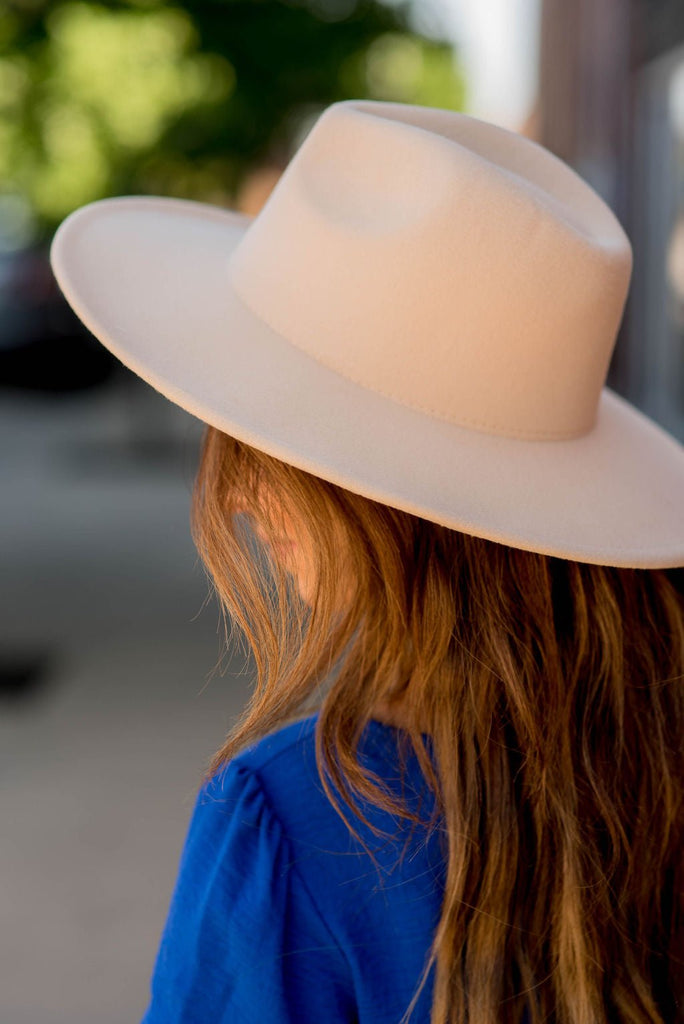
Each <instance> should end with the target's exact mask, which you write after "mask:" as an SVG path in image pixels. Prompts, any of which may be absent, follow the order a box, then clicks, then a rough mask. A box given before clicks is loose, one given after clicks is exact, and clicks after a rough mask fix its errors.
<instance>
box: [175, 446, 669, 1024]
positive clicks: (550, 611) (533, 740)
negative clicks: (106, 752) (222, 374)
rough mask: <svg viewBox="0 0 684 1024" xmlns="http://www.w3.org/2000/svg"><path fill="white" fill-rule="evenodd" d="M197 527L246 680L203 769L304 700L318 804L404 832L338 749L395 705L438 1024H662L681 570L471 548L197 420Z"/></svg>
mask: <svg viewBox="0 0 684 1024" xmlns="http://www.w3.org/2000/svg"><path fill="white" fill-rule="evenodd" d="M242 514H246V515H247V516H248V517H249V518H250V519H251V521H252V522H253V523H254V524H256V530H257V537H259V538H260V539H263V540H266V541H270V542H274V541H275V539H276V538H278V537H283V536H287V537H288V538H293V539H294V540H295V541H296V543H297V544H298V545H300V544H301V545H302V548H301V551H300V553H299V555H298V561H297V564H296V566H295V564H294V562H293V561H292V560H291V556H292V558H293V557H294V555H293V551H292V549H290V554H287V553H286V551H279V549H278V548H277V547H276V546H275V545H274V544H272V545H271V547H270V548H268V547H267V548H266V551H265V552H262V554H265V556H266V558H265V563H264V560H263V559H260V558H259V557H256V558H255V557H254V553H253V552H250V550H249V540H250V534H249V532H245V531H243V529H242V525H244V520H243V515H242ZM193 534H194V536H195V540H196V543H197V545H198V549H199V551H200V554H201V555H202V557H203V560H204V562H205V564H206V566H207V568H208V570H209V572H210V573H211V575H212V577H213V580H214V583H215V586H216V589H217V592H218V595H219V597H220V599H221V602H222V606H223V607H224V609H225V610H226V612H227V613H228V615H229V617H230V619H231V620H232V621H233V622H235V623H236V624H238V625H239V626H240V627H241V628H242V629H243V631H244V632H245V634H246V636H247V638H248V640H249V643H250V646H251V648H252V651H253V653H254V656H255V660H256V664H257V673H258V678H257V684H256V687H255V692H254V695H253V698H252V700H251V701H250V703H249V705H248V707H247V708H246V710H245V713H244V715H243V717H242V719H241V720H240V722H239V723H238V725H237V727H236V729H235V730H234V731H233V732H232V733H231V735H230V736H229V737H228V740H227V741H226V744H225V745H224V746H223V747H222V749H221V750H220V751H218V752H217V754H216V755H215V757H214V759H213V762H212V764H211V766H210V772H211V771H215V770H216V769H217V768H218V767H219V766H220V765H221V764H222V763H223V762H224V761H226V760H228V759H229V758H230V757H231V756H233V754H234V753H235V752H237V750H238V749H239V748H241V747H242V746H244V745H246V744H247V743H249V742H251V741H252V740H254V739H256V738H258V737H259V736H260V735H263V734H264V733H266V732H268V731H270V730H271V729H273V728H275V727H277V726H278V725H280V724H284V722H285V721H286V720H287V719H288V718H292V717H296V716H298V715H300V714H301V713H303V712H305V711H307V710H311V709H314V708H317V709H319V711H320V714H319V722H318V729H317V736H316V744H317V747H316V753H317V759H318V764H319V770H320V772H321V778H322V781H323V784H324V786H325V788H326V791H327V792H328V794H329V796H330V798H331V800H332V802H333V804H337V799H338V794H339V795H340V796H341V798H342V801H343V802H344V803H346V804H347V805H348V806H349V807H352V806H353V804H352V801H351V800H350V796H349V794H350V793H351V794H353V795H361V796H365V797H366V798H368V799H371V800H372V801H373V802H375V803H376V804H379V805H380V806H384V807H386V808H387V809H390V810H394V811H395V812H396V813H397V815H398V816H407V817H410V815H409V813H408V812H407V811H405V810H404V809H402V807H401V806H399V805H397V804H396V803H395V802H394V801H393V800H392V799H391V798H390V797H389V796H388V795H387V794H386V793H384V792H383V791H382V790H381V789H379V788H378V787H376V786H375V785H374V784H373V781H372V780H371V779H370V778H369V777H368V776H367V774H366V773H364V771H363V769H362V768H361V766H360V765H359V763H358V760H357V757H356V743H357V741H358V739H359V737H360V733H361V731H362V729H363V726H364V724H365V722H366V721H367V719H368V718H369V717H373V716H374V714H375V712H376V709H377V708H378V707H379V706H383V707H387V708H390V709H391V708H392V707H395V706H401V708H402V715H403V717H404V718H405V721H406V723H407V724H406V733H405V739H406V741H407V743H410V744H411V745H412V746H413V748H414V749H415V752H416V754H417V756H418V758H419V761H420V763H421V765H422V767H423V770H424V773H425V776H426V780H427V782H428V784H429V785H430V786H431V787H432V789H433V790H434V792H435V795H436V797H437V800H436V808H435V809H436V812H439V813H441V815H442V816H443V817H442V819H441V820H442V822H443V826H444V827H443V831H442V833H441V835H442V841H443V843H444V853H445V859H446V861H447V864H448V870H447V881H446V891H445V898H444V904H443V911H442V918H441V921H440V923H439V927H438V929H437V932H436V935H435V943H434V949H433V952H434V957H435V959H436V962H437V975H436V982H435V998H434V1009H433V1022H432V1024H444V1022H446V1021H447V1020H448V1021H450V1022H451V1021H464V1020H465V1019H466V1013H467V1015H468V1020H469V1022H470V1024H490V1022H491V1021H492V1020H495V1019H506V1020H508V1019H510V1020H511V1021H512V1022H513V1021H517V1020H518V1012H519V1011H520V1010H521V1007H522V1005H523V1003H525V1002H528V1003H529V1004H530V1006H531V1008H532V1011H533V1024H537V1021H540V1020H541V1019H542V1018H543V1017H544V1015H548V1017H547V1019H557V1020H559V1021H560V1020H563V1021H567V1024H589V1022H591V1024H607V1022H608V1021H609V1020H610V1021H611V1024H612V1022H613V1021H621V1022H622V1021H629V1022H630V1024H642V1022H643V1024H646V1022H647V1021H648V1022H649V1024H660V1022H662V1021H665V1020H668V1021H671V1020H675V1019H679V1018H676V1017H675V1011H674V1009H673V1007H674V1003H673V1001H672V1000H674V998H675V994H676V995H678V996H679V998H680V999H684V991H682V989H683V987H684V983H682V977H684V907H683V906H682V901H683V900H684V896H683V895H682V894H683V892H684V864H683V863H682V857H681V850H682V848H683V844H684V742H683V741H684V689H683V686H682V676H683V673H684V596H683V594H684V586H683V583H682V576H683V574H684V570H681V569H672V570H665V569H661V570H639V569H620V568H613V567H610V566H600V565H589V564H583V563H579V562H574V561H569V560H564V559H559V558H552V557H547V556H544V555H541V554H537V553H535V552H529V551H523V550H520V549H515V548H510V547H507V546H505V545H501V544H496V543H494V542H491V541H488V540H484V539H482V538H477V537H472V536H469V535H466V534H463V533H459V532H457V531H454V530H449V529H447V528H446V527H442V526H440V525H438V524H435V523H432V522H428V521H426V520H424V519H421V518H420V517H417V516H413V515H410V514H409V513H405V512H403V511H401V510H397V509H393V508H390V507H388V506H385V505H383V504H381V503H378V502H375V501H372V500H370V499H367V498H364V497H362V496H360V495H356V494H353V493H351V492H349V491H347V490H345V489H344V488H341V487H338V486H337V485H334V484H331V483H328V482H326V481H324V480H321V479H319V478H317V477H315V476H312V475H310V474H307V473H305V472H304V471H302V470H299V469H296V468H295V467H291V466H288V465H286V464H285V463H282V462H280V461H279V460H276V459H273V458H271V457H270V456H267V455H265V454H263V453H261V452H259V451H257V450H256V449H253V448H251V447H249V446H247V445H245V444H243V443H241V442H238V441H236V440H234V439H232V438H230V437H227V436H226V435H224V434H222V433H221V432H220V431H217V430H215V429H214V428H208V429H207V432H206V435H205V440H204V444H203V451H202V460H201V465H200V469H199V473H198V476H197V482H196V489H195V495H194V503H193ZM257 554H258V552H257ZM264 566H266V567H268V568H270V569H271V570H272V573H269V572H264ZM295 568H296V570H297V571H296V572H294V573H293V571H292V570H294V569H295ZM294 580H296V581H297V582H298V585H299V587H300V589H299V590H298V589H297V586H295V588H294V591H293V589H292V582H293V581H294ZM421 733H428V734H429V735H430V737H431V743H432V749H431V751H428V749H427V748H426V747H425V745H424V744H423V739H422V736H421ZM359 817H360V818H361V819H362V820H365V819H363V815H362V814H361V813H360V812H359ZM435 823H436V819H435V821H433V822H432V823H431V824H432V825H434V824H435ZM659 954H662V955H659ZM501 964H507V965H509V969H508V970H507V971H502V970H500V969H497V970H493V967H492V965H501ZM677 986H679V988H677ZM524 990H528V991H527V992H526V993H525V992H524ZM504 1000H506V1003H505V1008H506V1015H504V1017H502V1016H501V1013H502V1001H504ZM679 1012H680V1014H681V1008H680V1011H679ZM668 1013H670V1014H671V1015H670V1016H669V1017H668ZM554 1014H555V1015H556V1016H555V1017H554V1016H553V1015H554ZM606 1014H607V1015H606ZM659 1014H660V1015H659Z"/></svg>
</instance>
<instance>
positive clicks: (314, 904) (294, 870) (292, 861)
mask: <svg viewBox="0 0 684 1024" xmlns="http://www.w3.org/2000/svg"><path fill="white" fill-rule="evenodd" d="M275 756H276V757H277V755H275ZM240 767H241V768H243V769H245V770H246V771H248V772H249V773H250V774H251V775H252V777H253V778H254V779H255V781H256V783H257V785H258V787H259V792H260V793H261V796H262V798H263V801H264V803H265V804H266V806H267V807H268V809H269V812H270V814H271V815H272V816H273V817H274V818H275V820H276V821H277V822H278V824H279V825H280V830H281V835H282V836H283V838H284V840H285V842H286V843H287V847H288V851H289V852H290V854H292V844H291V843H290V839H289V836H288V835H287V831H286V830H285V828H284V826H283V823H282V821H281V820H280V817H279V815H278V813H277V811H276V809H275V807H274V806H273V803H272V801H271V799H270V797H269V795H268V793H267V791H266V788H265V786H264V784H263V780H262V778H261V775H260V774H259V772H258V770H257V769H256V768H253V767H252V766H251V765H245V764H243V765H241V766H240ZM289 868H290V870H291V871H292V873H293V874H294V875H295V876H296V877H297V880H298V882H299V884H300V885H301V887H302V889H303V890H304V892H305V893H306V894H307V896H308V897H309V900H310V902H311V906H312V907H313V908H314V911H315V913H316V917H317V918H318V920H319V922H320V923H321V925H322V927H323V928H324V929H325V931H326V932H327V934H328V935H329V936H330V938H331V939H332V941H333V943H334V946H335V948H336V950H337V952H338V953H339V955H340V957H341V959H342V961H343V962H344V964H345V965H346V967H347V970H348V972H349V976H350V977H352V976H353V972H352V969H351V964H350V963H349V960H348V958H347V956H346V954H345V952H344V949H343V948H342V946H341V945H340V942H339V940H338V938H337V936H336V935H335V933H334V932H333V930H332V929H331V927H330V925H329V924H328V922H327V921H326V919H325V917H324V916H323V914H322V912H321V910H320V908H319V906H318V903H317V901H316V898H315V896H314V894H313V893H312V892H311V889H310V888H309V885H308V883H307V881H306V879H305V878H304V875H303V874H302V873H301V871H300V870H299V868H298V867H297V862H296V860H295V859H294V857H292V856H291V857H290V860H289Z"/></svg>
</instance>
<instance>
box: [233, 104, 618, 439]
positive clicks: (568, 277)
mask: <svg viewBox="0 0 684 1024" xmlns="http://www.w3.org/2000/svg"><path fill="white" fill-rule="evenodd" d="M631 270H632V249H631V245H630V242H629V239H628V238H627V235H626V234H625V232H624V230H623V229H622V227H621V225H620V223H619V221H618V220H617V218H616V216H615V215H614V213H613V212H612V210H611V209H610V207H609V206H608V205H607V204H606V203H605V202H604V200H603V199H602V198H601V197H600V196H599V195H598V193H596V192H595V191H594V190H593V189H592V188H591V187H590V186H589V185H588V184H587V183H586V182H585V181H584V180H583V179H582V178H581V177H580V176H579V175H578V174H577V173H576V172H575V171H574V170H573V169H572V168H570V167H569V166H568V165H567V164H565V163H564V162H563V161H562V160H560V159H559V158H557V157H556V156H554V155H553V154H552V153H550V152H549V151H548V150H546V149H545V148H544V147H542V146H540V145H539V144H538V143H536V142H533V141H532V140H530V139H528V138H526V137H525V136H522V135H519V134H517V133H515V132H511V131H508V130H507V129H504V128H501V127H499V126H496V125H492V124H490V123H488V122H485V121H480V120H478V119H476V118H472V117H470V116H468V115H465V114H461V113H458V112H455V111H447V110H441V109H436V108H430V107H419V106H411V105H406V104H396V103H384V102H379V101H371V100H364V101H362V100H345V101H342V102H339V103H335V104H333V105H332V106H330V107H328V108H326V110H325V111H324V112H323V113H322V114H321V116H320V117H319V118H318V120H317V121H316V122H315V124H314V126H313V127H312V128H311V130H310V131H309V133H308V135H307V136H306V138H305V139H304V141H303V143H302V144H301V146H300V147H299V149H298V151H297V152H296V153H295V155H294V156H293V158H292V160H291V161H290V163H289V164H288V166H287V167H286V169H285V171H284V172H283V174H282V175H281V177H280V179H279V181H278V182H277V184H276V186H275V188H274V189H273V191H272V192H271V194H270V196H269V197H268V199H267V200H266V202H265V204H264V206H263V207H262V209H261V211H260V212H259V214H258V215H257V216H256V217H255V218H254V220H253V222H252V223H251V225H250V226H249V228H248V230H247V231H246V233H245V235H244V237H243V238H242V240H241V242H240V243H239V245H238V246H237V247H236V248H235V250H234V251H233V253H232V254H231V257H230V261H229V276H230V280H231V286H232V288H233V289H234V291H235V293H236V294H237V295H238V296H239V298H240V299H241V300H242V301H243V302H244V303H245V304H246V305H247V306H248V307H249V308H250V309H251V311H252V312H253V313H255V314H256V315H257V316H259V317H260V318H261V319H262V320H263V321H264V322H265V323H267V324H268V325H269V326H270V327H271V328H273V329H274V330H276V331H277V332H278V333H279V334H281V335H282V336H284V337H285V338H287V339H288V340H289V341H290V342H291V343H292V344H293V345H296V346H297V347H299V348H300V349H302V350H303V351H305V352H306V353H307V354H308V355H310V356H311V357H313V358H314V359H317V360H319V361H320V362H321V363H323V364H324V365H325V366H327V367H328V368H330V369H333V370H335V371H337V372H338V373H340V374H342V375H343V376H345V377H347V378H349V379H351V380H353V381H355V382H356V383H358V384H361V385H363V386H364V387H367V388H369V389H371V390H373V391H375V392H377V393H379V394H382V395H384V396H386V397H389V398H392V399H394V400H396V401H398V402H400V403H402V404H403V405H406V406H409V407H411V408H413V409H417V410H420V411H422V412H424V413H426V414H428V415H430V416H432V417H437V418H441V419H444V420H446V421H448V422H450V423H453V424H456V425H459V426H465V427H469V428H472V429H476V430H482V431H484V432H487V433H493V434H501V435H504V436H506V437H517V438H521V439H526V440H535V439H540V440H552V439H564V438H571V437H576V436H580V435H582V434H584V433H587V432H588V431H589V430H591V428H592V426H593V425H594V422H595V418H596V412H597V407H598V400H599V396H600V392H601V389H602V387H603V385H604V383H605V378H606V374H607V372H608V366H609V363H610V357H611V354H612V350H613V347H614V344H615V339H616V336H617V331H618V328H619V325H620V321H621V319H622V314H623V311H624V305H625V301H626V297H627V292H628V288H629V281H630V276H631Z"/></svg>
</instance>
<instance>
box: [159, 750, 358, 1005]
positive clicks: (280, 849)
mask: <svg viewBox="0 0 684 1024" xmlns="http://www.w3.org/2000/svg"><path fill="white" fill-rule="evenodd" d="M357 1019H358V1018H357V1014H356V1007H355V999H354V991H353V981H352V976H351V973H350V970H349V965H348V963H347V960H346V957H345V955H344V953H343V952H342V950H341V949H340V946H339V944H338V942H337V941H336V938H335V936H334V935H333V934H332V932H331V931H330V929H329V927H328V925H327V924H326V922H325V921H324V920H323V918H322V916H321V913H320V911H319V909H318V907H317V906H316V904H315V902H314V900H313V898H312V896H311V894H310V892H309V890H308V888H307V886H306V883H305V879H304V878H303V877H302V875H301V874H300V872H299V870H298V868H297V867H296V865H295V859H294V857H293V856H292V850H291V847H290V843H289V840H288V837H287V835H286V834H285V833H284V830H283V827H282V824H281V822H280V820H279V819H278V817H277V815H276V814H275V812H274V811H273V809H272V807H271V805H270V804H269V801H268V798H267V796H266V794H265V792H264V790H263V788H262V785H261V782H260V779H259V776H258V773H257V772H255V771H254V770H253V769H252V768H250V767H248V766H246V765H244V764H241V763H239V762H238V763H236V762H230V763H229V764H228V765H227V766H226V767H225V768H223V769H222V770H221V771H220V772H219V773H217V775H216V776H215V777H214V778H213V779H212V780H211V781H210V782H209V783H208V784H206V785H205V786H203V787H202V788H201V789H200V792H199V794H198V796H197V799H196V802H195V807H194V810H193V813H192V817H191V820H190V825H189V828H188V833H187V836H186V840H185V845H184V848H183V853H182V856H181V860H180V866H179V871H178V878H177V881H176V886H175V890H174V893H173V896H172V900H171V905H170V908H169V913H168V917H167V920H166V925H165V928H164V932H163V934H162V939H161V943H160V947H159V952H158V954H157V959H156V963H155V967H154V972H153V975H152V980H151V999H150V1002H149V1005H148V1008H147V1011H146V1014H145V1016H144V1018H143V1021H142V1024H237V1022H238V1021H239V1022H240V1024H266V1022H268V1024H309V1022H311V1024H314V1022H315V1024H320V1022H321V1021H326V1024H353V1022H354V1021H356V1020H357Z"/></svg>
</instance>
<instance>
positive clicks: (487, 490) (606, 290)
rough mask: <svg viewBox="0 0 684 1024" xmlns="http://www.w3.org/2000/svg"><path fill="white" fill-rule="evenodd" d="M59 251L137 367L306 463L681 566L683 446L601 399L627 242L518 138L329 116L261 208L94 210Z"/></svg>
mask: <svg viewBox="0 0 684 1024" xmlns="http://www.w3.org/2000/svg"><path fill="white" fill-rule="evenodd" d="M50 259H51V263H52V268H53V271H54V274H55V277H56V279H57V282H58V284H59V287H60V289H61V291H62V292H63V294H64V296H65V298H66V300H67V301H68V302H69V304H70V305H71V306H72V307H73V309H74V311H75V312H76V314H77V315H78V317H79V318H80V319H81V320H82V321H83V323H84V324H85V325H86V327H87V328H88V329H89V330H90V331H91V332H92V333H93V334H94V335H95V337H96V338H98V339H99V340H100V341H101V342H102V343H103V344H104V345H105V346H106V347H107V348H108V349H109V350H110V351H111V352H113V353H114V355H115V356H117V357H118V358H119V359H120V360H121V361H122V362H123V363H124V364H125V365H126V366H128V367H129V368H130V369H131V370H133V371H134V372H135V373H137V374H138V375H139V376H140V377H142V378H143V379H144V380H145V381H147V382H148V383H149V384H150V385H152V387H154V388H156V389H157V390H158V391H159V392H161V393H162V394H163V395H165V396H166V397H167V398H168V399H170V400H171V401H172V402H175V403H176V404H177V405H179V406H181V407H182V408H183V409H185V410H187V411H188V412H190V413H191V414H193V415H194V416H196V417H198V418H199V419H200V420H202V421H203V422H204V423H208V424H212V425H214V426H215V427H218V428H219V429H220V430H222V431H224V432H226V433H228V434H230V435H232V436H234V437H236V438H238V439H240V440H242V441H244V442H247V443H248V444H250V445H253V446H254V447H256V448H258V449H260V450H262V451H264V452H267V453H269V454H271V455H273V456H275V457H277V458H279V459H281V460H283V461H285V462H287V463H289V464H291V465H293V466H296V467H299V468H300V469H303V470H306V471H308V472H310V473H312V474H315V475H316V476H319V477H321V478H323V479H325V480H328V481H331V482H333V483H335V484H338V485H341V486H342V487H345V488H347V489H349V490H350V491H353V492H355V493H358V494H361V495H365V496H366V497H368V498H371V499H374V500H376V501H379V502H383V503H385V504H387V505H390V506H393V507H395V508H398V509H402V510H404V511H406V512H409V513H412V514H414V515H416V516H421V517H423V518H425V519H428V520H431V521H434V522H436V523H440V524H442V525H444V526H447V527H450V528H453V529H456V530H461V531H464V532H465V533H468V534H472V535H475V536H478V537H483V538H487V539H490V540H493V541H497V542H500V543H504V544H509V545H511V546H513V547H517V548H522V549H525V550H530V551H537V552H541V553H543V554H547V555H554V556H557V557H562V558H569V559H576V560H578V561H583V562H590V563H596V564H604V565H614V566H625V567H634V568H657V567H667V566H680V565H684V517H683V516H682V511H683V509H684V448H683V447H682V445H681V444H680V443H679V442H678V441H677V440H675V438H673V437H672V436H671V435H670V434H668V433H667V432H665V431H664V430H663V429H662V428H661V427H659V426H658V425H657V424H656V423H654V422H653V421H652V420H651V419H649V418H648V417H647V416H645V415H644V414H643V413H641V412H640V411H639V410H637V409H636V408H635V407H634V406H633V405H631V404H630V403H628V402H627V401H626V400H625V399H623V398H622V397H620V396H619V395H618V394H616V393H615V392H614V391H612V390H611V389H609V388H607V387H606V386H605V378H606V375H607V370H608V366H609V362H610V357H611V354H612V350H613V347H614V343H615V339H616V336H617V330H618V328H619V324H620V321H621V318H622V315H623V310H624V305H625V301H626V296H627V291H628V288H629V281H630V275H631V269H632V252H631V246H630V243H629V240H628V238H627V236H626V235H625V233H624V231H623V229H622V227H621V226H620V224H619V222H618V220H617V218H616V217H615V215H614V214H613V213H612V211H611V210H610V209H609V207H608V206H607V205H606V203H605V202H604V201H603V200H602V199H601V198H600V197H599V196H598V194H597V193H596V192H594V190H593V189H591V188H590V186H589V185H588V184H587V183H586V182H584V181H583V179H582V178H581V177H580V176H579V175H577V174H576V172H575V171H574V170H572V169H571V168H570V167H569V166H568V165H567V164H565V163H564V162H563V161H561V160H559V159H558V158H557V157H555V156H554V155H553V154H551V153H550V152H549V151H548V150H546V149H545V148H544V147H542V146H540V145H538V144H537V143H535V142H533V141H532V140H530V139H528V138H525V137H524V136H522V135H519V134H517V133H515V132H511V131H508V130H507V129H504V128H501V127H499V126H496V125H492V124H489V123H488V122H485V121H481V120H479V119H476V118H472V117H469V116H467V115H465V114H461V113H458V112H455V111H447V110H441V109H437V108H428V107H419V106H412V105H407V104H398V103H383V102H378V101H367V100H347V101H343V102H340V103H335V104H333V105H332V106H330V107H328V108H326V110H324V111H323V113H322V114H321V115H320V116H319V118H318V119H317V120H316V122H315V123H314V125H313V127H312V128H311V129H310V131H309V132H308V134H307V135H306V138H305V139H304V141H303V142H302V143H301V145H300V147H299V149H298V150H297V152H296V153H295V155H294V157H293V158H292V160H291V161H290V163H289V164H288V166H287V167H286V169H285V171H284V172H283V174H282V176H281V177H280V179H279V181H278V183H277V184H276V186H275V188H274V190H273V192H272V193H271V195H270V196H269V198H268V199H267V201H266V203H265V204H264V206H263V208H262V209H261V210H260V212H259V213H258V214H257V215H256V216H250V215H247V214H244V213H241V212H238V211H236V210H231V209H226V208H223V207H218V206H214V205H210V204H207V203H201V202H196V201H193V200H184V199H173V198H164V197H155V196H119V197H115V198H111V199H104V200H99V201H96V202H93V203H90V204H88V205H86V206H83V207H81V208H79V209H77V210H75V211H74V212H73V213H71V214H70V215H69V216H68V217H67V218H66V219H65V220H64V221H63V222H62V224H61V225H60V226H59V228H58V230H57V232H56V234H55V236H54V239H53V242H52V246H51V252H50Z"/></svg>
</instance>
